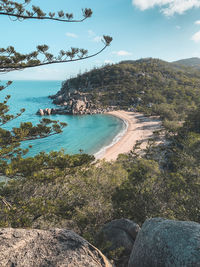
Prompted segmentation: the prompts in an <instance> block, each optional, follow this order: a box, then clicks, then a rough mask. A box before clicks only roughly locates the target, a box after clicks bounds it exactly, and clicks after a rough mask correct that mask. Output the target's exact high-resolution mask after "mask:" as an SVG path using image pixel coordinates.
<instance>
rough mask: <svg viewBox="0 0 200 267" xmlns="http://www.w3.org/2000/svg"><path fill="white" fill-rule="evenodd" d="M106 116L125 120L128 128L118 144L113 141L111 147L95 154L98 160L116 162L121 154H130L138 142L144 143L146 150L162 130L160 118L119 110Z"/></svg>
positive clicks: (117, 141) (142, 146)
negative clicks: (157, 132) (149, 142)
mask: <svg viewBox="0 0 200 267" xmlns="http://www.w3.org/2000/svg"><path fill="white" fill-rule="evenodd" d="M106 114H108V115H112V116H115V117H117V118H119V119H121V120H123V121H124V123H125V124H126V125H127V126H126V130H125V131H123V134H121V136H120V138H118V140H116V142H114V143H113V141H112V142H111V144H110V145H108V146H106V147H104V148H102V149H101V150H100V151H99V152H97V153H95V154H94V156H95V158H96V159H100V160H101V159H104V160H106V161H111V160H116V159H117V157H118V155H119V154H125V153H128V152H130V151H131V150H132V149H133V146H134V145H135V144H136V142H137V141H141V142H142V145H141V149H144V148H145V147H146V146H147V143H148V139H150V138H151V137H152V135H153V132H154V131H156V130H159V129H160V128H161V121H160V120H159V119H158V118H156V117H153V116H152V117H145V116H144V115H143V114H142V113H138V112H129V111H124V110H118V111H111V112H107V113H106ZM118 135H120V133H119V134H118ZM118 135H117V136H118ZM115 138H116V137H115ZM115 138H114V139H115Z"/></svg>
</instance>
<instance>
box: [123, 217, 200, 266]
mask: <svg viewBox="0 0 200 267" xmlns="http://www.w3.org/2000/svg"><path fill="white" fill-rule="evenodd" d="M173 266H174V267H200V224H198V223H195V222H187V221H185V222H184V221H172V220H165V219H162V218H154V219H150V220H147V221H146V222H145V223H144V224H143V226H142V228H141V230H140V232H139V234H138V235H137V238H136V241H135V243H134V246H133V250H132V253H131V256H130V260H129V264H128V267H173Z"/></svg>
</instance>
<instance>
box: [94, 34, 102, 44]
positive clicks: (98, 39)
mask: <svg viewBox="0 0 200 267" xmlns="http://www.w3.org/2000/svg"><path fill="white" fill-rule="evenodd" d="M93 41H94V42H96V43H99V42H101V41H102V36H95V37H94V38H93Z"/></svg>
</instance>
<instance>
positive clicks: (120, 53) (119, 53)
mask: <svg viewBox="0 0 200 267" xmlns="http://www.w3.org/2000/svg"><path fill="white" fill-rule="evenodd" d="M112 54H114V55H117V56H121V57H124V56H131V55H132V53H130V52H128V51H125V50H120V51H114V52H112Z"/></svg>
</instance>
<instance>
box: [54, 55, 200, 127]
mask: <svg viewBox="0 0 200 267" xmlns="http://www.w3.org/2000/svg"><path fill="white" fill-rule="evenodd" d="M76 91H78V92H81V93H83V94H84V96H85V97H86V98H89V99H90V100H91V99H92V101H93V103H95V104H96V105H99V106H101V107H108V106H115V107H116V108H124V109H128V108H133V109H135V110H137V111H142V112H145V113H146V114H152V115H159V116H161V118H162V119H163V120H165V121H166V124H167V123H168V121H175V122H177V121H183V120H184V119H185V115H186V114H187V113H188V112H189V111H191V110H193V109H194V108H196V107H197V105H198V104H199V103H200V72H199V71H197V70H195V69H193V68H189V67H188V68H186V67H181V65H178V66H177V65H175V64H173V63H168V62H165V61H162V60H159V59H151V58H148V59H142V60H138V61H123V62H121V63H119V64H113V65H106V66H104V67H102V68H99V69H93V70H92V71H89V72H86V73H84V74H82V75H78V76H77V77H76V78H71V79H69V80H66V81H65V82H64V83H63V86H62V88H61V90H60V91H59V92H58V93H57V94H56V96H55V98H57V99H59V104H61V105H62V104H63V103H64V102H65V97H66V96H68V95H69V93H70V94H73V93H74V92H76Z"/></svg>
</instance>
